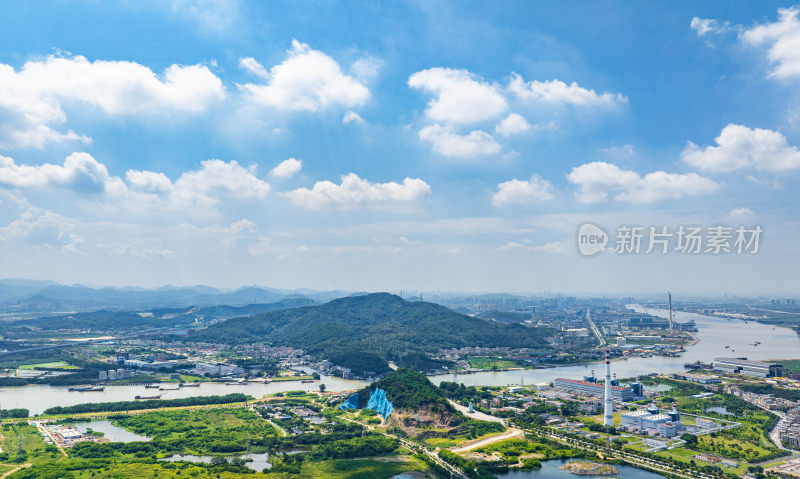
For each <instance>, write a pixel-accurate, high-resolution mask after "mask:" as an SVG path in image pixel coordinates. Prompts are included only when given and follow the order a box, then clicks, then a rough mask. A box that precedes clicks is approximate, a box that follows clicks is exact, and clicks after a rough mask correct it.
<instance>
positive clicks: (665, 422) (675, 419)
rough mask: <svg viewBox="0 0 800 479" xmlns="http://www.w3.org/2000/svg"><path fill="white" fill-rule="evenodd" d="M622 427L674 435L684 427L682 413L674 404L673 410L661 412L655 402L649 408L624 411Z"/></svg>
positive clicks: (662, 434)
mask: <svg viewBox="0 0 800 479" xmlns="http://www.w3.org/2000/svg"><path fill="white" fill-rule="evenodd" d="M620 419H621V422H620V427H621V428H623V429H627V430H630V431H638V432H640V433H644V434H650V435H656V434H658V435H661V436H663V437H674V436H677V435H678V432H679V431H680V430H681V428H682V427H683V426H682V424H681V413H680V412H678V409H677V408H676V407H675V405H674V404H673V407H672V410H671V411H665V412H661V411H659V409H658V407H657V406H656V405H655V403H653V404H652V405H651V406H649V407H648V408H647V409H639V410H636V411H630V412H624V413H622V415H621V418H620Z"/></svg>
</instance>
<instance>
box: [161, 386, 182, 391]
mask: <svg viewBox="0 0 800 479" xmlns="http://www.w3.org/2000/svg"><path fill="white" fill-rule="evenodd" d="M178 389H180V387H176V388H165V387H164V386H161V387H159V388H158V390H159V391H177V390H178Z"/></svg>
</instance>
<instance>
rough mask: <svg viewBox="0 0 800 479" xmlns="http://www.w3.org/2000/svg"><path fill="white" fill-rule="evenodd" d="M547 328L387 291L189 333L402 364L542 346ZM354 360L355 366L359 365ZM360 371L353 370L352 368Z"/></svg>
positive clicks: (205, 338) (194, 338)
mask: <svg viewBox="0 0 800 479" xmlns="http://www.w3.org/2000/svg"><path fill="white" fill-rule="evenodd" d="M547 332H548V331H547V330H544V329H534V328H528V327H525V326H522V325H518V324H511V325H506V324H499V323H494V322H487V321H484V320H480V319H476V318H472V317H470V316H466V315H463V314H459V313H456V312H454V311H452V310H450V309H447V308H445V307H444V306H440V305H438V304H432V303H425V302H408V301H405V300H403V299H402V298H400V297H399V296H395V295H392V294H388V293H374V294H368V295H364V296H355V297H347V298H340V299H336V300H333V301H331V302H329V303H326V304H323V305H320V306H310V307H303V308H296V309H289V310H285V311H275V312H270V313H265V314H261V315H257V316H253V317H250V318H235V319H229V320H228V321H225V322H222V323H218V324H215V325H212V326H210V327H208V328H206V329H204V330H202V331H197V332H194V333H192V334H190V335H189V336H188V337H187V338H186V339H187V340H188V341H209V342H228V343H256V342H258V343H261V342H263V343H266V344H271V345H275V346H278V345H283V346H292V347H299V348H303V349H305V350H306V351H308V352H310V353H312V354H321V355H323V356H325V357H328V358H331V357H340V358H341V357H342V356H343V355H344V356H347V355H353V356H354V357H355V356H357V355H359V354H364V355H369V356H366V357H368V358H370V363H371V366H370V367H375V366H374V364H375V361H374V356H377V357H379V358H380V359H381V360H382V365H383V370H375V369H364V370H366V371H374V372H377V373H381V372H385V371H386V370H388V369H387V366H386V360H394V361H396V362H398V363H399V364H400V365H402V364H403V358H404V357H414V353H424V352H434V351H436V350H438V349H440V348H460V347H466V346H481V347H502V346H507V347H515V348H519V347H542V346H543V345H544V344H545V340H544V336H545V335H546V334H547ZM350 362H351V363H353V362H355V363H356V366H357V365H358V363H359V361H350ZM353 369H354V370H356V371H358V369H357V368H353Z"/></svg>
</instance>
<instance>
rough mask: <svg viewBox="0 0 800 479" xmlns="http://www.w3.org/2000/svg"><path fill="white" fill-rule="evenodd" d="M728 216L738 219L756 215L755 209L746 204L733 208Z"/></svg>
mask: <svg viewBox="0 0 800 479" xmlns="http://www.w3.org/2000/svg"><path fill="white" fill-rule="evenodd" d="M728 216H730V217H731V218H736V219H744V218H752V217H753V216H755V213H753V210H751V209H750V208H748V207H746V206H745V207H742V208H734V209H732V210H731V212H730V213H728Z"/></svg>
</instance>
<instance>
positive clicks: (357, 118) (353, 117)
mask: <svg viewBox="0 0 800 479" xmlns="http://www.w3.org/2000/svg"><path fill="white" fill-rule="evenodd" d="M342 123H344V124H345V125H349V124H350V123H355V124H357V125H361V124H363V123H364V119H363V118H361V115H359V114H358V113H356V112H354V111H353V110H348V111H347V113H345V114H344V116H343V117H342Z"/></svg>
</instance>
